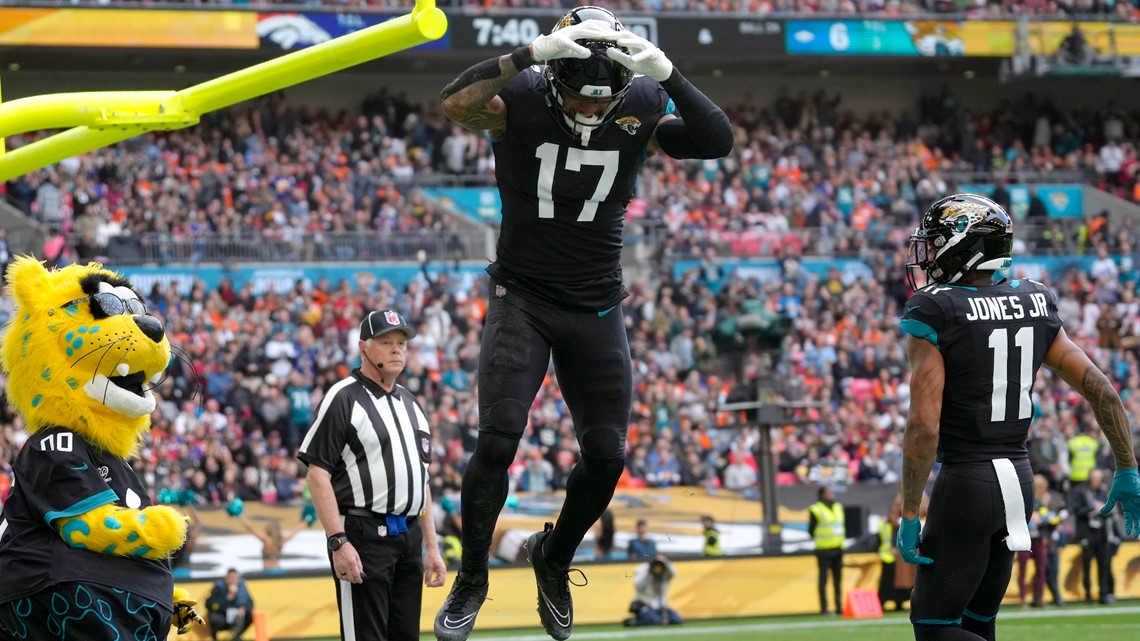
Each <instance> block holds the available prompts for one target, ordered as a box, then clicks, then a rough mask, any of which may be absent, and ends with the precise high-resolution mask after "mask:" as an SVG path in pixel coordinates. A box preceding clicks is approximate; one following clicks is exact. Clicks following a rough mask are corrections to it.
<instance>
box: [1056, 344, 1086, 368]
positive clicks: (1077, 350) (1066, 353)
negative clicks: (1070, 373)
mask: <svg viewBox="0 0 1140 641" xmlns="http://www.w3.org/2000/svg"><path fill="white" fill-rule="evenodd" d="M1073 354H1084V351H1082V350H1081V348H1079V347H1077V346H1076V345H1072V346H1070V347H1069V348H1068V349H1066V350H1065V351H1063V352H1061V356H1059V357H1058V358H1057V366H1056V367H1051V368H1050V369H1052V370H1053V371H1054V372H1058V373H1059V372H1062V371H1064V369H1065V359H1066V358H1068V357H1069V356H1071V355H1073Z"/></svg>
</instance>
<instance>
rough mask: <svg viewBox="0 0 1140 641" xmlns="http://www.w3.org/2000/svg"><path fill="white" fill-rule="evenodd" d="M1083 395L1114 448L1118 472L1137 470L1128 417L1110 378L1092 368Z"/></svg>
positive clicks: (1086, 375)
mask: <svg viewBox="0 0 1140 641" xmlns="http://www.w3.org/2000/svg"><path fill="white" fill-rule="evenodd" d="M1062 360H1063V358H1062ZM1080 391H1081V393H1082V394H1083V395H1084V397H1085V399H1086V400H1088V402H1089V406H1091V407H1092V411H1093V415H1094V416H1095V417H1096V422H1097V424H1099V425H1100V430H1101V431H1102V432H1104V435H1105V437H1107V438H1108V442H1109V444H1110V445H1111V446H1112V458H1113V460H1115V461H1116V469H1118V470H1120V469H1124V468H1128V467H1136V455H1135V454H1134V453H1133V451H1132V432H1131V430H1130V429H1129V426H1128V416H1127V414H1125V412H1124V405H1123V404H1121V402H1120V397H1119V396H1118V395H1117V394H1116V389H1115V388H1114V387H1113V386H1112V383H1111V382H1109V380H1108V377H1107V376H1105V375H1104V372H1102V371H1100V368H1098V367H1097V366H1095V365H1090V366H1088V367H1087V368H1085V372H1084V374H1082V375H1081V390H1080Z"/></svg>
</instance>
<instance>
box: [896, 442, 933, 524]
mask: <svg viewBox="0 0 1140 641" xmlns="http://www.w3.org/2000/svg"><path fill="white" fill-rule="evenodd" d="M937 455H938V432H937V430H932V429H930V428H929V427H926V426H924V425H920V424H918V423H917V422H915V421H913V420H908V421H907V424H906V432H905V433H904V434H903V476H902V495H903V497H902V499H903V515H908V514H910V515H917V514H918V513H919V509H920V508H921V506H922V492H923V490H925V489H926V480H927V479H928V478H930V468H932V467H934V458H935V457H936V456H937ZM912 518H913V517H912Z"/></svg>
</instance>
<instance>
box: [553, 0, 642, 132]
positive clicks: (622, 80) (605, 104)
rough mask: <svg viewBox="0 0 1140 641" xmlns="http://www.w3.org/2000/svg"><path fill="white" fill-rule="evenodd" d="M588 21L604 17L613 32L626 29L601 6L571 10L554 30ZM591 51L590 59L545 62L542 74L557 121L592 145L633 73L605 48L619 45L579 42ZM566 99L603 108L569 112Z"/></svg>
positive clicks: (615, 108)
mask: <svg viewBox="0 0 1140 641" xmlns="http://www.w3.org/2000/svg"><path fill="white" fill-rule="evenodd" d="M586 20H601V21H604V22H606V23H607V24H609V25H610V26H611V27H612V28H613V30H614V31H624V30H625V27H624V26H622V24H621V21H620V20H618V19H617V17H616V16H614V14H612V13H610V12H609V11H608V10H607V9H603V8H601V7H592V6H585V7H578V8H576V9H571V10H570V11H569V12H567V13H566V15H564V16H562V18H561V19H560V20H559V21H558V24H557V25H556V26H555V31H557V30H558V29H563V28H565V27H568V26H570V25H574V24H579V23H582V22H585V21H586ZM577 42H578V43H579V44H581V45H582V46H584V47H586V48H587V49H589V50H590V52H591V55H590V57H589V58H559V59H556V60H551V61H549V62H548V63H546V68H545V69H544V70H543V77H544V78H545V79H546V87H547V91H548V95H547V99H546V104H547V105H548V106H549V107H550V108H551V109H552V110H553V111H554V112H555V117H556V118H557V119H558V121H559V122H560V123H561V124H562V125H563V126H564V127H565V128H566V129H567V130H568V131H569V132H570V133H571V134H573V135H576V136H580V137H581V138H582V144H583V145H588V144H590V135H591V134H592V133H593V132H594V131H595V130H596V129H598V128H600V127H602V126H603V125H605V124H606V123H607V122H609V120H610V118H611V117H612V116H613V115H615V114H616V113H617V108H618V106H619V105H620V104H621V102H622V99H623V98H624V97H625V94H626V92H627V91H629V86H630V83H631V82H632V81H633V72H632V71H630V70H629V69H627V68H625V67H624V66H622V65H620V64H618V63H617V62H614V61H613V60H611V59H610V58H609V56H607V55H606V50H608V49H609V48H610V47H616V46H618V45H616V44H614V43H612V42H604V41H582V40H579V41H577ZM566 98H573V99H574V100H575V101H578V102H588V103H598V105H599V106H600V107H601V109H600V110H599V111H598V112H596V113H595V114H594V115H584V114H581V113H571V112H570V111H567V105H566Z"/></svg>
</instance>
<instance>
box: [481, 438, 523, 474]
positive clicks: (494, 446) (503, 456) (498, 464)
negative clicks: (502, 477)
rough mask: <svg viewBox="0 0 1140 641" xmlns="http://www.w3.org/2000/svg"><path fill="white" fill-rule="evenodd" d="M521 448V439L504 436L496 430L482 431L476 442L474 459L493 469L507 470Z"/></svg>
mask: <svg viewBox="0 0 1140 641" xmlns="http://www.w3.org/2000/svg"><path fill="white" fill-rule="evenodd" d="M518 448H519V439H517V438H511V437H509V436H503V435H502V434H498V433H495V432H480V434H479V440H478V441H476V442H475V453H474V454H473V455H472V461H473V462H474V461H476V460H478V461H479V463H480V464H483V465H487V466H490V467H491V468H493V469H502V470H504V471H505V470H506V469H507V468H508V467H509V466H510V464H511V462H512V461H514V460H515V452H516V451H517V450H518Z"/></svg>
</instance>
